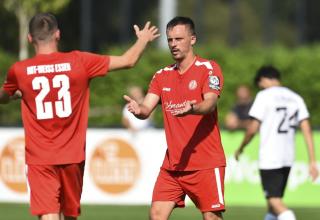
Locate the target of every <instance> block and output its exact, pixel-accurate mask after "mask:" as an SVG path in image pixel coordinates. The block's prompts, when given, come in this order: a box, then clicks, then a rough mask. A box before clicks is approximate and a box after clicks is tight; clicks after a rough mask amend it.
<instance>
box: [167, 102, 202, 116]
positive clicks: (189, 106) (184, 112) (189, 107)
mask: <svg viewBox="0 0 320 220" xmlns="http://www.w3.org/2000/svg"><path fill="white" fill-rule="evenodd" d="M196 103H197V101H196V100H192V101H188V102H186V105H185V106H184V108H182V109H178V110H173V111H172V112H171V114H172V115H174V116H177V117H181V116H185V115H188V114H192V113H193V105H194V104H196Z"/></svg>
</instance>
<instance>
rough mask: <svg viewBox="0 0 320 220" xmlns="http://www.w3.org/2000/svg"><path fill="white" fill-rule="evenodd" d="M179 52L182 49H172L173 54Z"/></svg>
mask: <svg viewBox="0 0 320 220" xmlns="http://www.w3.org/2000/svg"><path fill="white" fill-rule="evenodd" d="M179 52H180V50H178V49H172V50H171V53H172V54H173V55H177V54H178V53H179Z"/></svg>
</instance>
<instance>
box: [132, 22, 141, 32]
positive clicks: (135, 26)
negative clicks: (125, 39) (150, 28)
mask: <svg viewBox="0 0 320 220" xmlns="http://www.w3.org/2000/svg"><path fill="white" fill-rule="evenodd" d="M133 29H134V31H135V32H136V33H138V32H139V31H140V28H139V27H138V25H136V24H135V25H133Z"/></svg>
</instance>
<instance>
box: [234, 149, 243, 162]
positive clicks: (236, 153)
mask: <svg viewBox="0 0 320 220" xmlns="http://www.w3.org/2000/svg"><path fill="white" fill-rule="evenodd" d="M242 151H243V150H242V149H241V148H238V149H237V150H236V152H235V153H234V158H236V160H237V161H239V157H240V155H241V154H242Z"/></svg>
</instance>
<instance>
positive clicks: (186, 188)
mask: <svg viewBox="0 0 320 220" xmlns="http://www.w3.org/2000/svg"><path fill="white" fill-rule="evenodd" d="M167 40H168V45H169V48H170V51H171V54H172V57H173V59H174V60H175V63H174V64H172V65H169V66H167V67H165V68H163V69H161V70H159V71H158V72H156V73H155V74H154V77H153V79H152V81H151V83H150V86H149V91H148V94H147V95H146V97H145V98H144V101H143V102H142V103H141V104H138V103H137V102H135V101H134V100H133V99H131V98H130V97H129V96H127V95H125V96H124V98H125V99H126V101H127V102H128V110H129V111H130V112H131V113H133V114H134V115H135V116H136V117H137V118H140V119H145V118H147V117H148V116H150V114H151V112H152V111H153V110H154V109H155V107H156V106H157V104H158V103H159V102H161V105H162V111H163V118H164V128H165V133H166V140H167V146H168V148H167V151H166V154H165V158H164V162H163V164H162V167H161V170H160V173H159V176H158V178H157V181H156V183H155V186H154V191H153V198H152V205H151V210H150V219H158V220H159V219H161V220H163V219H168V218H169V216H170V214H171V212H172V210H173V209H174V208H175V207H183V206H184V199H185V196H186V195H188V196H189V197H190V198H191V200H192V201H193V202H194V203H195V205H196V206H197V207H198V208H199V209H200V211H201V212H202V215H203V219H205V220H219V219H222V212H223V211H224V210H225V205H224V173H225V166H226V160H225V155H224V151H223V147H222V144H221V138H220V132H219V127H218V113H217V102H218V98H219V96H220V93H221V90H222V87H223V76H222V73H221V69H220V67H219V65H218V64H217V63H216V62H214V61H209V60H206V59H203V58H201V57H199V56H197V55H195V54H194V52H193V45H194V44H195V43H196V34H195V28H194V23H193V21H192V20H191V19H190V18H187V17H175V18H174V19H172V20H171V21H170V22H169V23H168V24H167Z"/></svg>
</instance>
